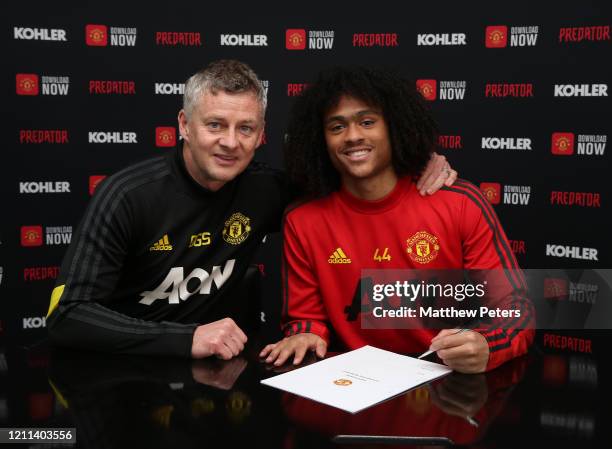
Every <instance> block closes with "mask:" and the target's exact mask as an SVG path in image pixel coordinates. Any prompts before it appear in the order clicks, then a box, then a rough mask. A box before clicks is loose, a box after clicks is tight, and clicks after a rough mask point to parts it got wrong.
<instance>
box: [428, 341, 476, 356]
mask: <svg viewBox="0 0 612 449" xmlns="http://www.w3.org/2000/svg"><path fill="white" fill-rule="evenodd" d="M448 338H449V339H450V337H448ZM436 354H438V357H440V358H441V359H442V360H446V361H448V360H453V359H465V358H467V357H474V356H475V355H476V351H475V350H474V349H473V346H472V345H470V344H468V343H463V344H459V345H449V346H446V347H444V348H442V349H438V350H436Z"/></svg>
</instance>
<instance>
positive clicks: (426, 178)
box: [417, 161, 442, 195]
mask: <svg viewBox="0 0 612 449" xmlns="http://www.w3.org/2000/svg"><path fill="white" fill-rule="evenodd" d="M441 170H442V167H438V162H433V161H432V162H430V163H429V164H428V165H427V167H426V168H425V171H424V172H423V174H422V175H421V177H420V178H419V182H420V184H421V185H420V186H419V185H417V189H418V190H419V193H420V194H421V195H425V194H426V193H427V191H428V190H429V188H430V187H431V184H432V183H433V182H434V180H435V179H436V177H437V176H438V174H439V173H440V171H441Z"/></svg>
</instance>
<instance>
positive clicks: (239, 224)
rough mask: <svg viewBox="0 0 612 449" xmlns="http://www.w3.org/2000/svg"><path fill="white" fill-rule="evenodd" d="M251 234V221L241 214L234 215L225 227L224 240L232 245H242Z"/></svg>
mask: <svg viewBox="0 0 612 449" xmlns="http://www.w3.org/2000/svg"><path fill="white" fill-rule="evenodd" d="M250 232H251V219H250V218H248V217H245V216H244V215H242V214H241V213H240V212H236V213H235V214H232V216H231V217H229V219H228V220H227V221H226V222H225V226H224V227H223V240H225V241H226V242H227V243H231V244H232V245H240V244H241V243H242V242H244V241H245V240H246V238H247V237H248V236H249V233H250Z"/></svg>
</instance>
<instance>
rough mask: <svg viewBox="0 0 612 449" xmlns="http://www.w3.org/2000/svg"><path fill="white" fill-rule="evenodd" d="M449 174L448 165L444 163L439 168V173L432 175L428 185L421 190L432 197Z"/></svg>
mask: <svg viewBox="0 0 612 449" xmlns="http://www.w3.org/2000/svg"><path fill="white" fill-rule="evenodd" d="M441 157H443V156H441ZM450 173H451V172H450V165H448V162H446V161H445V162H444V164H443V165H442V166H441V167H440V169H439V171H436V172H434V173H433V174H432V176H431V177H430V178H429V180H428V183H427V184H425V185H424V186H423V190H425V191H426V192H427V194H428V195H433V194H434V193H436V192H437V191H438V190H440V187H442V186H443V185H444V181H446V180H447V179H448V177H449V176H450Z"/></svg>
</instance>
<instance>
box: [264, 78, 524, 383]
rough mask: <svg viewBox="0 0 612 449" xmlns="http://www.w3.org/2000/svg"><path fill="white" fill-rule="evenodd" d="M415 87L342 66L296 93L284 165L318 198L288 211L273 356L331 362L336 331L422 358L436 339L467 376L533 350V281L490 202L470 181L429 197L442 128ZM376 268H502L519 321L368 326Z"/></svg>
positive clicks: (343, 337) (507, 299)
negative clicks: (529, 291) (475, 326)
mask: <svg viewBox="0 0 612 449" xmlns="http://www.w3.org/2000/svg"><path fill="white" fill-rule="evenodd" d="M411 86H413V84H411V83H409V82H408V81H407V80H404V79H402V78H401V77H399V76H397V75H395V74H394V73H391V72H387V71H381V70H376V69H369V68H356V69H348V68H339V69H334V70H329V71H327V72H324V73H322V74H321V75H320V77H319V79H318V81H317V82H316V83H314V84H313V85H312V86H311V87H310V88H309V89H308V90H306V92H305V93H304V94H303V96H302V97H301V98H299V99H298V100H297V102H296V104H295V108H294V111H293V116H292V118H291V120H290V125H289V129H288V135H289V139H288V144H287V148H286V157H285V161H286V164H287V167H288V173H289V176H290V178H291V179H292V180H293V181H295V182H296V183H297V184H298V185H300V187H302V188H303V189H305V190H306V191H307V192H308V193H309V194H310V195H311V196H312V197H315V198H316V197H318V199H316V200H313V201H310V202H307V203H305V204H302V205H299V206H297V207H295V208H294V209H293V210H291V211H290V212H288V213H287V214H286V217H285V224H284V238H285V242H284V255H285V266H284V268H285V270H284V275H285V279H284V288H285V295H284V296H285V305H284V309H283V312H284V323H283V324H284V332H285V335H286V338H285V339H283V340H282V341H280V342H278V343H275V344H271V345H268V346H266V348H264V350H263V351H262V352H261V354H260V355H261V356H262V357H264V358H265V359H266V361H267V362H270V363H271V362H274V364H275V365H281V364H282V363H284V362H285V361H286V360H287V359H288V358H290V357H292V356H293V361H294V363H295V364H298V363H300V362H301V361H302V359H303V357H304V354H305V353H306V351H309V350H310V351H315V352H316V354H317V355H318V356H320V357H322V356H324V354H325V352H326V350H327V346H328V344H329V341H330V338H331V336H332V334H333V335H334V336H335V337H337V338H338V340H339V341H340V343H342V344H343V346H344V347H346V348H348V349H355V348H358V347H361V346H363V345H365V344H371V345H374V346H378V347H383V348H386V349H390V350H392V351H397V352H404V353H416V352H422V351H424V350H426V349H427V348H428V347H429V346H430V345H431V349H433V350H436V351H437V355H438V356H439V357H440V358H441V359H442V360H443V361H444V362H445V363H446V364H447V365H448V366H450V367H451V368H453V369H456V370H458V371H462V372H468V373H469V372H482V371H485V370H487V369H492V368H494V367H496V366H498V365H500V364H501V363H503V362H504V361H506V360H508V359H509V358H512V357H515V356H518V355H520V354H523V353H525V352H526V351H527V348H528V346H529V344H530V343H531V340H532V339H533V330H532V329H530V327H532V319H533V316H532V312H531V307H530V304H529V302H528V301H527V300H526V298H525V296H524V287H525V286H524V280H523V278H522V276H521V275H520V271H516V270H515V269H517V268H518V267H517V264H516V260H515V259H514V256H513V254H512V252H511V251H510V249H509V245H508V242H507V240H506V237H505V235H504V233H503V230H502V229H501V226H500V224H499V222H498V221H497V217H496V216H495V213H494V212H493V210H492V208H491V207H490V205H489V204H488V203H487V201H486V199H484V197H483V196H482V195H481V194H480V191H479V190H478V189H477V188H476V187H474V186H473V185H472V184H470V183H468V182H465V181H459V182H457V183H456V185H454V186H452V187H449V188H443V189H442V191H441V192H439V193H437V194H436V195H434V196H431V197H423V196H421V195H419V194H418V191H417V188H416V185H415V182H414V176H415V175H417V174H418V173H419V172H420V171H421V170H422V168H423V166H424V164H425V163H426V162H427V160H428V158H429V157H430V154H431V151H432V148H433V147H434V142H435V137H436V127H435V124H434V122H433V120H432V118H431V116H430V114H429V113H428V111H427V110H426V109H425V108H424V107H423V106H422V104H421V101H420V99H419V98H417V94H416V91H415V89H414V88H412V87H411ZM376 254H379V255H383V254H384V255H385V257H378V258H377V257H376ZM365 268H379V269H401V268H412V269H475V270H497V269H502V268H503V269H505V270H507V271H506V272H505V274H504V277H503V279H502V285H501V292H502V297H501V298H498V300H499V302H498V303H497V306H501V307H503V308H510V309H513V310H518V311H520V318H518V319H512V320H505V321H502V320H497V321H495V322H494V323H493V325H491V326H489V327H487V328H482V329H479V330H478V331H473V330H470V331H467V332H461V333H456V331H455V330H450V329H447V330H442V331H440V332H439V333H437V331H434V330H431V329H411V330H405V329H385V330H381V329H375V330H372V329H362V328H361V327H360V321H359V320H358V319H355V317H354V316H351V314H350V311H351V309H352V307H351V305H352V303H353V296H354V292H355V286H358V285H359V281H360V276H361V270H362V269H365ZM506 275H507V278H506ZM499 291H500V290H499V289H498V290H497V292H498V293H499ZM436 334H437V335H436ZM432 337H433V338H432Z"/></svg>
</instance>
